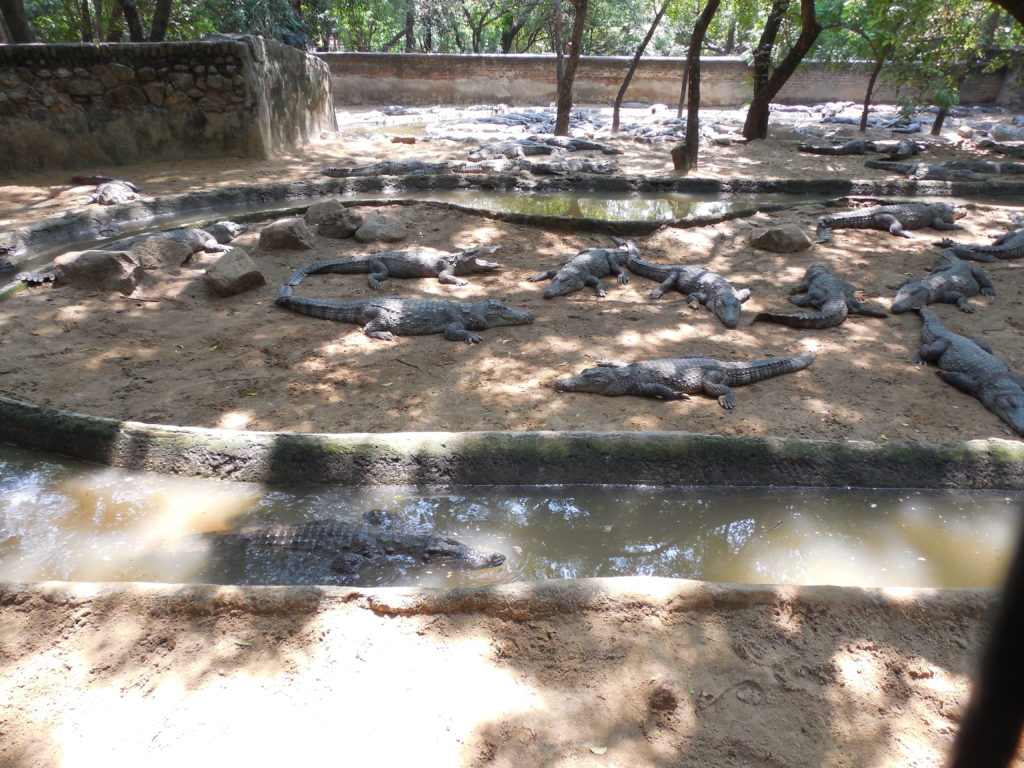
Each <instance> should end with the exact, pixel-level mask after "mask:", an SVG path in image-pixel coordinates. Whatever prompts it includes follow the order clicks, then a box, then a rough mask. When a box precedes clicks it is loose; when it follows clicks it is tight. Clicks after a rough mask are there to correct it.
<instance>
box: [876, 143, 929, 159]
mask: <svg viewBox="0 0 1024 768" xmlns="http://www.w3.org/2000/svg"><path fill="white" fill-rule="evenodd" d="M922 149H924V146H923V145H921V144H918V143H917V142H916V141H911V140H910V139H900V140H899V142H898V143H897V144H896V146H894V147H892V148H891V149H890V150H889V154H887V155H886V156H885V157H883V158H882V159H883V160H888V161H890V162H892V161H896V160H906V159H907V158H910V157H913V156H914V155H916V154H917V153H918V152H920V151H921V150H922Z"/></svg>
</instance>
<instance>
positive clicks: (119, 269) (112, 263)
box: [53, 251, 143, 296]
mask: <svg viewBox="0 0 1024 768" xmlns="http://www.w3.org/2000/svg"><path fill="white" fill-rule="evenodd" d="M53 273H54V284H55V285H67V286H71V287H72V288H78V289H81V290H102V291H120V292H121V293H123V294H124V295H125V296H129V295H131V293H132V292H133V291H134V290H135V288H136V287H137V286H138V284H139V280H140V279H141V277H142V274H143V273H142V267H140V266H139V265H138V264H136V263H135V260H134V259H133V258H132V257H131V254H129V253H128V252H127V251H79V252H72V253H65V254H63V255H61V256H58V257H57V258H56V259H54V260H53Z"/></svg>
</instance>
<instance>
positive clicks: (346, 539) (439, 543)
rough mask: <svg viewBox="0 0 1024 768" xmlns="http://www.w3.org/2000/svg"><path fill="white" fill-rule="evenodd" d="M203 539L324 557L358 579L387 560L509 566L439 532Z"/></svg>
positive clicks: (313, 525)
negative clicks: (366, 570) (361, 573)
mask: <svg viewBox="0 0 1024 768" xmlns="http://www.w3.org/2000/svg"><path fill="white" fill-rule="evenodd" d="M203 538H204V539H206V540H207V541H209V542H210V543H211V545H213V546H214V547H216V548H223V549H230V550H232V551H242V552H245V551H248V550H251V549H278V550H280V549H286V550H293V551H298V552H312V553H314V554H320V555H324V556H326V557H330V558H331V570H333V571H335V572H337V573H340V574H342V575H344V576H357V575H358V574H359V572H360V571H361V570H363V569H364V568H365V567H367V566H369V565H374V564H383V563H385V562H388V563H394V564H396V565H401V564H406V565H411V564H444V565H445V566H456V567H463V568H494V567H496V566H499V565H501V564H502V563H504V562H505V555H503V554H501V553H500V552H491V551H487V550H480V549H474V548H473V547H469V546H466V545H465V544H463V543H462V542H460V541H457V540H456V539H452V538H449V537H448V536H442V535H440V534H436V533H402V532H399V531H394V530H390V529H386V528H379V527H377V526H373V525H368V524H357V523H348V522H342V521H336V520H318V521H314V522H309V523H298V524H296V525H265V526H259V527H254V528H239V529H237V530H234V531H216V532H213V533H207V534H203Z"/></svg>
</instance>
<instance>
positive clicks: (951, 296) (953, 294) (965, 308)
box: [935, 291, 974, 314]
mask: <svg viewBox="0 0 1024 768" xmlns="http://www.w3.org/2000/svg"><path fill="white" fill-rule="evenodd" d="M935 301H941V302H943V303H945V304H956V308H957V309H959V310H960V311H961V312H967V313H968V314H970V313H972V312H974V310H973V309H971V305H970V303H968V301H967V297H966V296H964V295H963V294H962V293H960V291H943V292H942V293H940V294H939V295H938V296H936V297H935Z"/></svg>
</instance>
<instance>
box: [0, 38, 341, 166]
mask: <svg viewBox="0 0 1024 768" xmlns="http://www.w3.org/2000/svg"><path fill="white" fill-rule="evenodd" d="M334 127H335V117H334V110H333V106H332V104H331V99H330V89H329V74H328V70H327V68H326V66H325V65H324V64H323V63H321V62H319V61H318V60H316V59H315V58H314V57H310V56H306V55H305V54H303V53H302V52H300V51H298V50H295V49H293V48H288V47H287V46H284V45H281V44H279V43H272V42H266V41H264V40H262V39H260V38H246V37H236V38H225V39H218V40H215V41H208V42H207V41H203V42H187V43H118V44H99V45H91V44H75V45H0V173H2V174H11V173H17V172H28V171H37V170H47V169H81V168H88V167H90V166H96V165H118V164H124V163H134V162H141V161H152V160H156V161H167V160H178V159H183V158H189V157H212V156H218V155H240V154H241V155H247V156H256V157H259V156H265V155H267V154H269V153H271V152H273V151H274V150H275V149H278V148H281V147H287V146H290V145H293V144H296V143H299V142H302V141H304V140H306V139H308V138H309V137H310V136H311V135H315V134H316V133H319V131H320V130H323V129H325V128H327V129H330V128H334Z"/></svg>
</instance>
